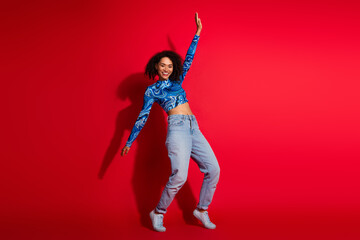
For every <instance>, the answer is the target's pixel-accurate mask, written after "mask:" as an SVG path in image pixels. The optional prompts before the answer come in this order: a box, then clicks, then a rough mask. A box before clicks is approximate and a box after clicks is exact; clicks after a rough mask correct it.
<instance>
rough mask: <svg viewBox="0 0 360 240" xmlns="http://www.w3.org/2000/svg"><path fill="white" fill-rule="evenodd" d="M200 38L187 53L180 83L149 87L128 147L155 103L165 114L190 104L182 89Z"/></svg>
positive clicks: (194, 39) (162, 82)
mask: <svg viewBox="0 0 360 240" xmlns="http://www.w3.org/2000/svg"><path fill="white" fill-rule="evenodd" d="M199 38H200V36H198V35H195V36H194V38H193V40H192V42H191V44H190V47H189V49H188V51H187V53H186V56H185V61H184V63H183V71H182V74H181V76H180V81H172V80H170V79H168V80H164V81H160V80H159V81H157V82H156V83H154V84H152V85H150V86H148V87H147V89H146V91H145V94H144V103H143V106H142V109H141V111H140V114H139V116H138V118H137V119H136V122H135V124H134V127H133V129H132V131H131V133H130V136H129V138H128V140H127V142H126V146H127V147H131V145H132V143H133V142H134V140H135V139H136V137H137V136H138V135H139V133H140V131H141V129H142V128H143V127H144V125H145V123H146V121H147V119H148V117H149V114H150V110H151V107H152V105H153V103H154V102H157V103H158V104H159V105H160V106H161V107H162V108H163V109H164V110H165V112H168V111H170V110H171V109H173V108H175V107H177V106H178V105H181V104H184V103H186V102H188V100H187V98H186V93H185V91H184V89H183V88H182V83H183V81H184V78H185V76H186V74H187V72H188V71H189V69H190V66H191V63H192V61H193V59H194V55H195V51H196V47H197V43H198V41H199Z"/></svg>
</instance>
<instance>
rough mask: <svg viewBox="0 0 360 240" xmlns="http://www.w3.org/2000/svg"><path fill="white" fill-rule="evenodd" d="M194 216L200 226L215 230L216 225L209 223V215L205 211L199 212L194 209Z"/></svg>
mask: <svg viewBox="0 0 360 240" xmlns="http://www.w3.org/2000/svg"><path fill="white" fill-rule="evenodd" d="M193 214H194V216H195V217H196V218H197V219H199V220H200V221H201V222H202V224H203V225H204V227H206V228H208V229H215V228H216V225H215V224H213V223H212V222H211V221H210V218H209V214H208V212H207V211H205V212H200V211H199V210H197V209H195V210H194V212H193Z"/></svg>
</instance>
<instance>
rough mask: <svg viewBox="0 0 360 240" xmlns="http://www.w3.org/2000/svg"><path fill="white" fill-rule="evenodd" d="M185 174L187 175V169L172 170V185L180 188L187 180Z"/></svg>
mask: <svg viewBox="0 0 360 240" xmlns="http://www.w3.org/2000/svg"><path fill="white" fill-rule="evenodd" d="M187 175H188V173H187V171H179V170H176V171H174V172H173V174H172V175H171V177H170V178H171V181H170V182H171V185H173V186H174V187H178V188H181V187H182V186H183V185H184V184H185V182H186V180H187Z"/></svg>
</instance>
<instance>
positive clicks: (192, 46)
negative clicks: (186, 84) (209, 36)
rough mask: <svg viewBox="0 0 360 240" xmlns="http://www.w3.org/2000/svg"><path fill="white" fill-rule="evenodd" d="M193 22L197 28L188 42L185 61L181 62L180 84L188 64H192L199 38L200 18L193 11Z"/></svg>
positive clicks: (188, 67) (188, 66) (187, 69)
mask: <svg viewBox="0 0 360 240" xmlns="http://www.w3.org/2000/svg"><path fill="white" fill-rule="evenodd" d="M195 23H196V26H197V30H196V34H195V36H194V38H193V40H192V42H191V44H190V47H189V49H188V51H187V53H186V56H185V61H184V64H183V72H182V74H181V76H180V84H182V82H183V81H184V78H185V75H186V74H187V72H188V71H189V69H190V66H191V64H192V61H193V59H194V55H195V51H196V47H197V43H198V41H199V38H200V33H201V30H202V24H201V20H200V18H199V16H198V13H195Z"/></svg>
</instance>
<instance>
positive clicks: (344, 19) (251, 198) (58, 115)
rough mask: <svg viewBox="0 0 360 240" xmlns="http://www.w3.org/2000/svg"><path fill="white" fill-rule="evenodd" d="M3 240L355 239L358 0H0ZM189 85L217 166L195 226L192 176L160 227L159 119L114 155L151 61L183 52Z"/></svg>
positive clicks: (193, 170) (193, 173)
mask: <svg viewBox="0 0 360 240" xmlns="http://www.w3.org/2000/svg"><path fill="white" fill-rule="evenodd" d="M0 9H1V10H0V11H1V21H0V22H1V23H0V24H1V40H0V41H1V73H0V74H1V75H0V78H1V84H2V86H1V92H2V93H1V95H0V98H1V99H0V102H1V113H2V114H1V115H2V117H1V118H0V119H1V120H0V124H1V128H2V129H1V156H0V157H1V170H2V173H1V176H0V180H1V200H0V214H1V216H0V219H1V220H0V223H1V229H0V230H1V231H0V232H1V235H2V236H3V237H5V238H3V237H2V238H3V239H72V238H77V239H79V238H80V239H82V238H85V237H86V238H87V239H127V238H137V237H143V238H146V239H152V238H164V239H165V238H166V239H168V238H170V237H171V238H172V239H174V238H177V237H178V238H179V239H180V238H181V239H184V238H185V237H186V238H192V237H193V238H195V237H196V238H199V237H206V238H214V239H218V238H220V237H224V238H225V239H232V238H236V239H305V238H306V239H332V238H334V239H356V238H357V237H359V235H358V234H359V232H357V229H356V226H359V219H360V218H359V217H360V215H359V214H360V192H359V187H360V181H359V173H360V168H359V167H360V164H359V159H360V150H359V136H360V131H359V130H360V128H359V120H360V114H359V107H360V100H359V96H358V95H359V86H360V84H359V80H360V68H359V64H360V58H359V57H360V47H359V42H360V34H359V27H360V17H359V10H360V8H359V4H358V3H357V2H356V1H353V2H351V1H297V2H292V3H290V2H288V1H230V0H223V1H208V0H207V1H204V0H203V1H189V0H184V1H178V2H173V1H145V0H142V1H133V2H131V1H128V2H127V3H124V2H122V1H58V2H56V1H29V2H25V1H24V2H21V1H11V3H10V2H9V3H5V2H2V3H1V7H0ZM195 11H198V12H199V16H200V18H201V20H202V23H203V31H202V33H201V38H200V41H199V45H198V49H197V52H196V56H195V60H194V63H193V65H192V67H191V70H190V72H189V74H188V75H187V77H186V79H185V82H184V85H183V87H184V88H185V90H186V92H187V95H188V99H189V100H190V105H191V108H192V110H193V112H194V113H195V115H196V117H197V119H198V121H199V123H200V128H201V129H202V132H203V133H204V135H205V136H206V137H207V139H208V141H209V142H210V144H211V145H212V147H213V149H214V151H215V153H216V155H217V158H218V161H219V163H220V166H221V177H220V182H219V185H218V189H217V192H216V194H215V197H214V201H213V204H212V205H211V207H210V216H211V217H212V219H213V220H214V222H215V223H216V224H217V226H218V228H217V229H216V230H214V231H209V230H205V229H203V228H201V227H199V226H198V225H197V224H196V223H194V221H193V218H192V217H191V211H192V210H193V208H194V207H195V204H196V202H197V199H198V193H199V189H200V186H201V177H202V175H201V174H200V172H199V170H198V168H197V166H196V165H195V164H194V163H191V165H190V172H189V177H188V182H187V184H186V185H185V186H184V188H183V189H182V190H181V191H180V193H179V195H178V197H177V199H176V201H174V203H173V204H172V205H171V206H170V208H169V212H168V214H167V215H166V216H165V226H166V227H167V228H168V231H167V232H166V233H165V234H160V233H156V232H153V231H152V230H150V229H151V227H150V222H149V219H148V212H149V211H150V210H152V209H153V208H154V207H155V205H156V203H157V201H158V199H159V197H160V193H161V189H162V187H163V186H164V185H165V183H166V181H167V178H168V175H169V173H170V164H169V161H168V159H167V156H166V149H165V145H164V141H165V136H166V116H165V114H164V112H163V111H162V109H161V108H160V107H159V106H158V105H155V106H154V107H153V109H152V112H151V115H150V119H149V121H148V122H147V124H146V126H145V128H144V129H143V131H142V132H141V134H140V136H139V137H138V139H137V140H136V142H135V143H134V145H133V147H132V148H131V151H130V153H129V154H128V156H126V157H124V158H121V157H120V151H119V150H120V149H121V148H122V147H123V145H124V144H125V142H126V140H127V138H128V136H129V133H130V129H131V128H132V125H133V123H134V121H135V119H136V117H137V115H138V113H139V110H140V108H141V105H142V95H143V93H144V89H145V88H146V86H147V85H150V84H152V82H151V81H150V80H148V79H146V78H145V77H144V76H143V70H144V67H145V64H146V63H147V61H148V59H149V58H150V57H151V56H152V55H153V54H154V53H156V52H159V51H161V50H165V49H171V50H176V51H177V52H179V53H180V54H181V55H182V56H184V55H185V53H186V50H187V48H188V46H189V44H190V42H191V39H192V37H193V35H194V34H195V31H196V26H195V22H194V13H195Z"/></svg>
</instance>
